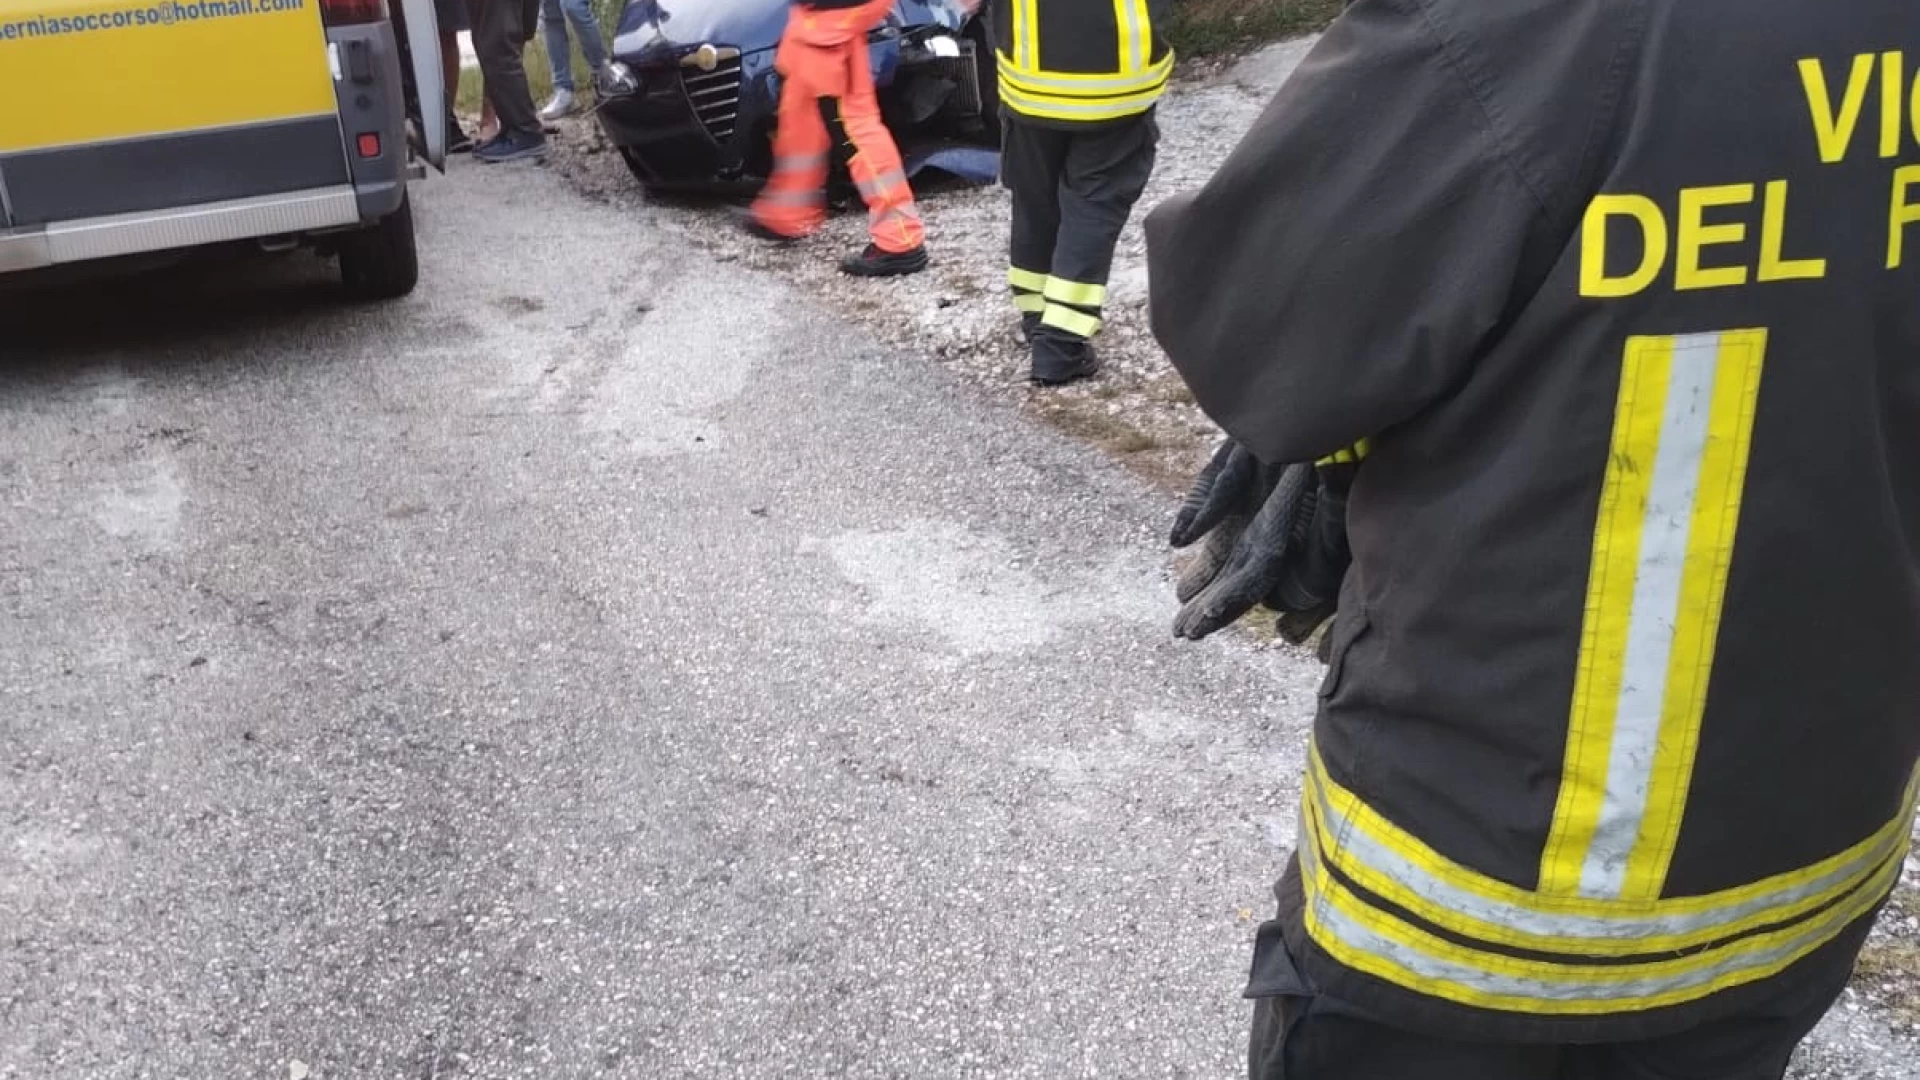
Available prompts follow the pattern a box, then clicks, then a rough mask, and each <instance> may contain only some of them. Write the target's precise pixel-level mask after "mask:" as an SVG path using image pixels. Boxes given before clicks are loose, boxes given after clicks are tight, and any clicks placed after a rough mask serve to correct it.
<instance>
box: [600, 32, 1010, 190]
mask: <svg viewBox="0 0 1920 1080" xmlns="http://www.w3.org/2000/svg"><path fill="white" fill-rule="evenodd" d="M787 9H788V4H787V0H630V2H629V3H628V4H627V6H626V8H625V10H623V11H622V12H621V13H620V24H619V28H618V30H617V31H616V36H615V38H614V44H613V54H614V61H615V65H614V67H613V68H612V70H611V72H610V75H609V78H608V79H607V80H606V85H605V86H604V87H603V89H602V91H601V101H600V105H599V108H598V110H597V113H598V116H599V119H600V125H601V127H602V128H603V129H604V130H605V131H606V133H607V137H608V138H609V139H610V140H611V141H612V142H613V145H614V146H615V147H617V148H618V149H619V151H620V154H621V156H622V157H624V158H625V159H626V162H627V165H628V167H630V168H631V169H632V170H633V173H634V175H635V176H637V177H639V178H640V181H641V183H643V184H645V185H646V186H648V187H649V188H655V189H662V190H672V189H705V190H715V189H722V190H724V189H741V188H749V187H751V186H753V185H755V184H757V183H758V182H759V181H760V180H762V179H764V178H765V176H766V174H767V170H768V168H769V166H770V164H771V158H772V154H771V144H772V135H773V119H774V113H775V111H776V106H777V104H778V101H779V92H780V77H779V75H778V74H777V73H776V72H775V71H774V70H773V53H774V46H775V45H776V44H777V43H778V42H779V40H780V34H781V31H782V30H784V29H785V27H786V19H787ZM985 19H986V16H985V15H984V14H982V15H979V16H972V17H969V16H968V15H966V14H965V13H964V12H962V10H961V8H960V5H959V4H958V3H957V2H955V0H898V2H897V3H895V5H894V9H893V13H892V14H891V15H890V16H888V18H887V22H886V23H885V24H884V25H883V26H881V27H879V28H877V29H876V30H875V31H874V32H873V34H872V35H871V36H870V39H869V40H870V42H871V48H872V53H873V74H874V84H875V86H877V87H878V88H879V90H880V105H881V112H882V115H883V116H884V117H885V118H886V121H887V126H888V127H889V128H891V129H892V130H893V132H894V137H895V138H896V139H897V140H898V141H899V142H900V144H901V150H902V151H903V152H904V153H906V154H907V156H908V157H909V159H910V160H911V159H913V158H914V157H915V156H916V151H920V156H925V155H924V152H925V150H926V149H927V148H928V147H930V146H950V145H954V144H965V143H972V144H975V145H981V146H993V145H995V144H996V143H997V142H998V138H999V128H998V110H999V102H998V100H997V95H996V93H995V80H994V64H993V47H992V44H991V42H992V35H991V34H989V33H988V32H987V26H986V21H985Z"/></svg>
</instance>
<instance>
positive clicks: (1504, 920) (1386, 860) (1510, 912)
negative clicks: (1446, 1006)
mask: <svg viewBox="0 0 1920 1080" xmlns="http://www.w3.org/2000/svg"><path fill="white" fill-rule="evenodd" d="M1304 802H1305V804H1306V812H1307V816H1308V819H1309V820H1310V821H1311V822H1312V823H1313V824H1314V825H1315V826H1316V830H1317V831H1316V832H1314V833H1313V834H1312V835H1310V836H1309V835H1303V837H1302V841H1301V842H1302V843H1303V844H1312V845H1314V846H1315V847H1316V848H1317V850H1318V851H1319V852H1320V857H1321V858H1322V859H1323V860H1324V862H1325V863H1326V864H1327V865H1328V866H1330V867H1331V868H1332V869H1334V870H1337V871H1339V873H1340V874H1341V875H1342V876H1344V877H1346V878H1347V879H1349V880H1351V881H1352V882H1353V883H1354V884H1356V885H1358V886H1360V887H1361V888H1364V889H1366V890H1367V891H1369V892H1371V893H1373V894H1374V895H1377V896H1379V897H1380V898H1382V899H1383V900H1386V901H1387V902H1389V903H1391V904H1394V905H1396V906H1398V907H1400V908H1403V909H1405V910H1406V911H1407V912H1408V913H1410V914H1412V915H1414V916H1415V917H1417V918H1419V919H1422V920H1424V921H1426V922H1428V923H1430V924H1432V925H1433V926H1436V927H1438V928H1439V929H1441V930H1445V931H1448V932H1450V933H1454V934H1458V935H1460V936H1461V937H1464V938H1467V939H1469V940H1476V941H1484V942H1488V943H1490V944H1495V945H1502V946H1506V947H1508V948H1516V949H1528V950H1531V951H1535V952H1542V953H1566V954H1571V955H1576V956H1583V957H1627V956H1642V955H1646V954H1651V953H1661V952H1669V951H1671V952H1678V951H1683V950H1686V949H1690V948H1696V947H1698V946H1701V945H1708V944H1712V943H1713V942H1715V941H1724V940H1726V939H1727V938H1730V937H1736V936H1738V935H1741V934H1745V933H1749V932H1751V931H1753V930H1758V929H1762V928H1764V927H1768V926H1775V925H1779V924H1782V923H1785V922H1788V921H1790V920H1793V919H1796V918H1800V917H1802V916H1804V915H1806V914H1808V913H1809V912H1812V911H1816V910H1818V909H1820V908H1822V907H1825V906H1827V905H1829V904H1832V903H1834V902H1836V901H1838V900H1840V899H1841V898H1842V897H1844V896H1846V895H1848V894H1849V893H1852V892H1854V891H1855V890H1857V889H1859V888H1860V887H1861V886H1862V885H1863V884H1864V883H1866V882H1868V881H1870V880H1871V879H1872V878H1873V877H1874V876H1875V875H1876V874H1877V873H1878V872H1879V870H1880V868H1881V867H1882V866H1883V865H1884V864H1885V863H1886V860H1888V859H1889V858H1895V857H1904V854H1905V852H1906V850H1907V848H1908V847H1909V846H1910V844H1911V837H1912V822H1913V814H1914V809H1915V805H1916V803H1917V802H1920V769H1916V770H1915V773H1914V776H1913V779H1912V780H1911V781H1910V783H1909V784H1908V787H1907V790H1906V794H1905V798H1904V799H1903V800H1902V801H1901V805H1900V809H1899V811H1898V812H1897V813H1896V814H1895V815H1894V816H1893V817H1892V819H1891V820H1889V821H1888V822H1887V823H1886V824H1885V825H1884V826H1882V827H1881V828H1880V829H1879V830H1878V831H1876V832H1875V833H1874V834H1873V835H1872V836H1869V837H1867V838H1866V839H1864V840H1862V841H1860V842H1859V843H1857V844H1855V845H1853V846H1852V847H1850V848H1848V849H1846V850H1845V851H1842V852H1840V853H1838V854H1836V855H1833V856H1831V857H1829V858H1827V859H1823V860H1821V861H1820V862H1818V863H1815V864H1813V865H1812V866H1807V867H1803V868H1801V869H1798V870H1793V871H1789V872H1787V873H1783V874H1777V875H1775V876H1773V877H1769V878H1766V879H1764V880H1761V881H1757V882H1753V883H1751V884H1748V885H1743V886H1741V887H1739V888H1734V889H1728V890H1725V891H1723V892H1718V893H1709V894H1706V895H1703V896H1687V897H1673V898H1668V899H1656V900H1651V901H1635V900H1594V899H1588V898H1585V897H1577V896H1572V897H1569V896H1549V895H1542V894H1540V893H1536V892H1530V891H1528V890H1526V889H1522V888H1518V887H1516V886H1514V885H1510V884H1508V883H1506V882H1503V881H1500V880H1497V879H1495V878H1491V877H1488V876H1486V875H1484V874H1479V873H1476V872H1475V871H1472V870H1469V869H1467V868H1466V867H1464V866H1461V865H1459V864H1458V863H1455V862H1453V861H1451V860H1449V859H1447V858H1446V857H1445V856H1442V855H1440V854H1439V853H1438V852H1436V851H1434V850H1433V849H1432V848H1430V847H1428V846H1427V845H1426V844H1424V843H1422V842H1421V841H1420V840H1419V839H1418V838H1417V837H1415V836H1413V835H1412V834H1410V833H1408V832H1406V831H1405V830H1404V829H1401V828H1399V827H1398V826H1396V825H1394V824H1393V823H1392V822H1391V821H1388V820H1387V819H1386V818H1385V817H1384V816H1382V815H1381V814H1379V813H1378V812H1376V811H1374V810H1373V809H1372V808H1370V807H1368V806H1367V805H1366V804H1365V803H1364V802H1362V801H1361V800H1360V798H1359V797H1358V796H1357V795H1355V794H1354V793H1353V792H1351V791H1348V790H1347V789H1345V788H1344V787H1342V786H1341V785H1340V784H1339V783H1337V782H1335V781H1334V779H1333V778H1332V776H1331V775H1329V774H1328V772H1327V769H1326V764H1325V762H1324V761H1323V760H1322V759H1321V757H1320V754H1319V750H1318V748H1317V747H1315V746H1312V745H1309V748H1308V756H1307V779H1306V784H1305V792H1304Z"/></svg>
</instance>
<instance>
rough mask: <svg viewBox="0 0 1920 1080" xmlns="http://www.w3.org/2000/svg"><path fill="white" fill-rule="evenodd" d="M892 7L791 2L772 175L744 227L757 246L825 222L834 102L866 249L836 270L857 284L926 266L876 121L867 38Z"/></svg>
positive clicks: (778, 57) (866, 1)
mask: <svg viewBox="0 0 1920 1080" xmlns="http://www.w3.org/2000/svg"><path fill="white" fill-rule="evenodd" d="M893 3H894V0H795V2H794V4H793V7H792V9H791V11H790V12H789V14H788V16H787V30H786V33H785V34H784V35H782V36H781V38H780V49H779V52H777V53H776V54H775V58H774V68H775V69H776V70H777V71H779V72H780V75H781V79H782V82H781V87H780V113H779V117H778V121H777V125H778V126H777V127H776V129H775V133H774V139H773V175H772V176H771V177H769V178H768V179H767V184H766V187H765V188H763V189H761V192H760V197H759V198H758V199H756V200H755V201H754V204H753V213H752V217H751V219H750V222H749V225H748V227H749V228H750V229H751V230H752V231H753V232H754V234H755V235H757V236H760V237H761V238H762V239H766V240H773V241H790V240H797V239H799V238H801V237H803V236H805V235H807V234H808V233H811V232H813V231H814V230H815V229H818V228H819V227H820V225H821V223H822V222H823V221H825V220H826V191H825V188H826V183H827V162H828V153H829V151H831V150H832V149H833V140H832V138H831V137H830V136H829V135H828V134H827V124H826V120H825V119H824V118H823V117H822V116H821V114H820V99H821V98H836V99H838V100H839V103H840V119H841V123H842V124H843V125H844V126H845V127H846V130H847V137H848V138H849V139H851V140H852V141H853V149H854V154H853V162H852V164H851V166H850V168H851V170H852V172H853V181H854V183H855V184H856V185H858V187H859V188H860V195H861V197H862V198H864V199H866V202H867V211H868V223H867V232H868V234H869V236H870V237H871V243H869V244H868V245H867V249H866V250H865V251H863V252H861V253H860V254H858V255H853V256H849V257H848V258H846V259H845V260H843V261H842V262H841V263H840V269H842V270H844V271H846V272H847V273H849V274H854V275H858V276H860V277H893V276H897V275H900V274H913V273H918V272H919V271H921V270H924V269H926V266H927V246H926V229H925V228H924V226H922V225H921V222H920V212H919V210H918V209H916V208H915V207H914V204H913V189H912V188H910V187H908V186H907V173H906V169H905V167H904V166H903V165H902V164H901V161H900V150H899V148H898V147H897V146H895V145H894V142H893V136H892V135H891V134H889V133H888V131H887V127H886V124H884V123H883V122H882V121H881V119H880V100H879V98H878V97H877V96H875V94H874V89H873V68H872V66H871V62H870V61H869V59H868V56H867V32H868V31H869V30H872V29H873V28H874V27H875V26H878V25H879V24H880V23H881V22H882V21H883V20H885V19H886V17H887V13H888V12H890V11H891V10H893Z"/></svg>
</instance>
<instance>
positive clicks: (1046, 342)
mask: <svg viewBox="0 0 1920 1080" xmlns="http://www.w3.org/2000/svg"><path fill="white" fill-rule="evenodd" d="M1099 370H1100V357H1099V355H1098V354H1097V353H1095V352H1094V351H1093V343H1092V342H1091V341H1088V340H1086V339H1085V338H1076V337H1067V336H1066V335H1064V334H1050V333H1046V332H1045V330H1044V328H1043V329H1042V332H1040V333H1036V334H1034V335H1033V367H1032V370H1031V373H1030V374H1029V375H1028V378H1030V379H1032V380H1033V381H1034V382H1036V383H1039V384H1040V385H1042V386H1059V385H1061V384H1062V383H1070V382H1072V381H1074V380H1075V379H1084V378H1086V377H1088V376H1090V375H1092V374H1093V373H1094V372H1097V371H1099Z"/></svg>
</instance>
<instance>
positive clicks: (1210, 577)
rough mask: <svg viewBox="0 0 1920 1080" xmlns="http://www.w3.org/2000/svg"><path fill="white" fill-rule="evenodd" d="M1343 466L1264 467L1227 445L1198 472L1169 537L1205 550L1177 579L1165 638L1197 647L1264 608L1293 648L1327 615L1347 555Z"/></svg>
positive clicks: (1348, 479)
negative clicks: (1175, 610)
mask: <svg viewBox="0 0 1920 1080" xmlns="http://www.w3.org/2000/svg"><path fill="white" fill-rule="evenodd" d="M1354 468H1355V466H1354V465H1352V464H1350V463H1345V462H1343V463H1339V464H1327V465H1320V466H1315V465H1308V464H1295V465H1286V466H1271V465H1264V464H1261V463H1260V462H1259V461H1257V460H1256V459H1255V458H1254V457H1253V455H1252V454H1250V453H1248V452H1247V451H1246V450H1245V449H1244V448H1243V447H1241V446H1239V445H1238V444H1237V443H1234V442H1232V441H1228V442H1227V443H1225V444H1223V445H1222V446H1221V447H1220V449H1219V450H1218V451H1216V452H1215V453H1214V456H1213V459H1212V460H1211V461H1209V462H1208V463H1207V466H1206V468H1204V469H1202V470H1201V473H1200V475H1199V477H1198V478H1197V479H1196V480H1195V482H1194V486H1193V488H1192V490H1190V491H1189V492H1188V494H1187V497H1186V500H1185V502H1184V503H1183V504H1182V506H1181V508H1180V512H1179V514H1178V516H1177V517H1176V518H1175V520H1174V526H1173V534H1172V536H1171V541H1172V543H1173V546H1174V547H1176V548H1184V547H1188V546H1190V545H1192V544H1193V543H1194V542H1195V541H1197V540H1199V539H1201V538H1202V537H1205V540H1206V542H1205V544H1204V545H1203V546H1202V548H1201V550H1200V552H1199V553H1198V554H1197V555H1196V557H1195V558H1194V560H1193V562H1192V563H1191V564H1190V565H1189V566H1188V567H1187V569H1186V570H1185V571H1184V572H1183V573H1182V574H1181V575H1180V578H1179V580H1178V582H1177V583H1176V585H1175V593H1176V595H1177V596H1178V597H1179V599H1180V601H1181V603H1182V605H1183V606H1182V607H1181V609H1180V613H1179V615H1178V616H1176V618H1175V619H1174V633H1175V634H1176V635H1178V636H1180V637H1183V638H1188V639H1190V640H1194V641H1198V640H1200V639H1201V638H1204V637H1206V636H1207V635H1209V634H1212V633H1213V632H1214V631H1216V630H1218V629H1220V628H1221V627H1223V626H1226V625H1228V624H1229V623H1232V622H1234V621H1235V620H1237V619H1239V618H1240V617H1241V616H1242V615H1244V614H1246V613H1247V612H1248V611H1250V610H1252V609H1253V607H1254V605H1256V604H1262V603H1264V604H1265V605H1266V606H1267V607H1269V608H1272V609H1273V610H1274V611H1276V612H1277V613H1278V614H1279V620H1278V624H1277V629H1278V630H1279V633H1280V635H1281V637H1283V638H1285V639H1286V640H1287V641H1289V642H1291V643H1293V644H1296V645H1297V644H1299V643H1300V642H1303V641H1305V640H1306V639H1307V638H1309V637H1311V636H1312V635H1313V632H1314V631H1315V630H1317V629H1318V628H1319V627H1320V625H1321V624H1322V623H1324V622H1326V621H1327V620H1328V619H1330V618H1332V617H1333V614H1334V609H1335V606H1336V605H1337V603H1338V599H1339V594H1340V582H1341V581H1342V580H1343V579H1344V578H1345V576H1346V571H1347V566H1348V564H1349V563H1350V561H1351V556H1350V554H1349V552H1348V548H1347V534H1346V495H1347V489H1348V487H1349V486H1350V485H1351V483H1352V478H1353V472H1354Z"/></svg>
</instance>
